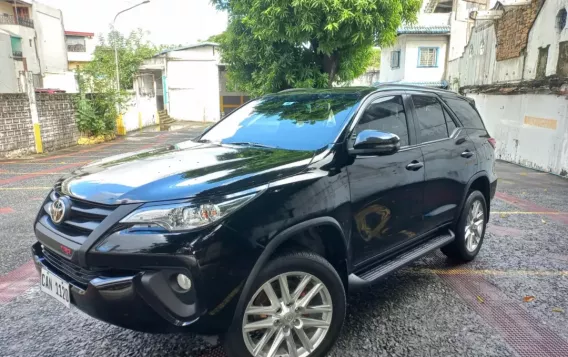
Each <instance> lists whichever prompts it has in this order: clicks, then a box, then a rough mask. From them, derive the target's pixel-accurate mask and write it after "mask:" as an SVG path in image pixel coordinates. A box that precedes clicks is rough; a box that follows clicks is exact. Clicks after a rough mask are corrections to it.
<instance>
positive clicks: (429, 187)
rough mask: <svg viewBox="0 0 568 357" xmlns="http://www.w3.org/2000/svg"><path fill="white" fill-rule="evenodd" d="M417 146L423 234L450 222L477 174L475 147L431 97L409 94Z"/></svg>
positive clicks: (430, 94)
mask: <svg viewBox="0 0 568 357" xmlns="http://www.w3.org/2000/svg"><path fill="white" fill-rule="evenodd" d="M410 97H411V98H412V101H411V102H412V106H413V108H412V109H413V110H412V113H413V115H414V122H415V125H416V132H417V141H418V146H419V147H420V148H421V149H422V153H423V155H424V165H425V166H424V175H425V177H424V180H425V183H424V204H423V219H424V231H425V232H428V231H431V230H433V229H435V228H438V227H439V226H441V225H443V224H445V223H448V222H451V221H453V220H454V218H456V216H457V215H458V214H459V212H458V207H459V205H460V202H461V199H462V197H463V193H464V190H465V188H466V186H467V183H468V182H469V179H470V178H471V177H472V176H473V175H474V174H475V173H476V172H477V156H476V150H475V145H474V144H473V142H472V141H471V140H470V139H469V137H468V133H467V131H466V130H464V129H463V128H461V127H460V125H459V122H457V121H456V120H455V118H454V117H453V116H452V115H451V114H450V112H449V110H448V108H447V107H446V105H445V104H443V102H442V101H441V100H440V98H439V97H438V96H437V95H436V94H434V93H422V92H411V93H410Z"/></svg>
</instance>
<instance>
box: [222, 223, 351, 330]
mask: <svg viewBox="0 0 568 357" xmlns="http://www.w3.org/2000/svg"><path fill="white" fill-rule="evenodd" d="M313 228H325V229H327V230H331V231H332V232H334V233H335V234H334V235H332V236H331V238H324V239H332V240H333V243H331V245H334V246H336V247H335V248H336V249H334V253H336V254H338V255H339V257H335V258H336V259H337V260H339V261H336V262H331V261H330V263H331V265H333V267H334V268H335V269H336V270H337V273H338V274H339V276H340V277H341V279H342V281H343V284H344V287H345V289H347V240H346V238H345V234H344V232H343V229H342V228H341V225H340V224H339V222H338V221H337V220H336V219H335V218H333V217H329V216H325V217H318V218H313V219H309V220H306V221H303V222H300V223H297V224H295V225H293V226H290V227H288V228H286V229H284V230H283V231H281V232H280V233H278V234H276V235H275V236H274V237H273V238H272V239H271V240H270V242H269V243H268V244H267V245H266V247H265V248H264V250H263V252H262V253H261V255H260V256H259V257H258V259H257V260H256V263H255V264H254V266H253V268H252V270H251V271H250V273H249V275H248V277H247V279H246V281H245V284H244V286H243V289H242V290H241V293H240V296H239V300H238V302H237V306H236V308H235V312H234V314H233V320H234V319H235V318H236V317H237V312H238V311H241V310H242V309H243V308H244V305H245V304H246V296H247V295H248V291H249V290H250V289H251V287H252V285H253V283H254V280H255V279H256V277H257V276H258V274H259V272H260V270H261V269H262V267H263V266H264V265H265V264H266V263H267V262H268V261H269V260H270V258H272V257H273V256H274V255H275V254H277V253H278V252H279V251H280V249H281V248H285V247H286V246H287V243H291V242H292V240H293V239H294V238H295V237H297V236H298V234H301V233H303V232H306V231H309V230H310V229H313ZM332 254H333V253H332ZM324 258H325V257H324ZM338 265H339V266H338ZM341 265H344V266H343V267H342V266H341ZM342 270H343V271H342Z"/></svg>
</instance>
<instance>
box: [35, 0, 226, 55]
mask: <svg viewBox="0 0 568 357" xmlns="http://www.w3.org/2000/svg"><path fill="white" fill-rule="evenodd" d="M142 1H143V0H95V1H93V0H39V1H36V2H40V3H43V4H46V5H49V6H51V7H55V8H58V9H60V10H61V11H62V12H63V22H64V24H65V30H66V31H79V32H94V33H95V34H97V36H98V34H99V33H106V32H108V30H109V25H110V24H111V23H112V20H113V18H114V16H115V15H116V13H117V12H119V11H121V10H123V9H125V8H128V7H130V6H132V5H135V4H138V3H140V2H142ZM226 27H227V15H226V14H225V13H223V12H219V11H217V10H216V9H215V8H214V7H213V6H212V5H211V4H210V2H209V0H150V3H148V4H144V5H141V6H139V7H137V8H135V9H132V10H130V11H127V12H125V13H123V14H121V15H120V16H119V17H118V18H117V20H116V29H117V30H118V31H120V32H122V33H129V32H130V31H131V30H135V29H137V28H142V29H144V30H147V31H149V32H150V34H149V35H148V39H149V40H150V41H152V42H153V43H155V44H174V45H178V44H182V45H185V44H192V43H196V42H198V41H200V40H201V41H203V40H206V39H207V38H208V37H209V36H211V35H216V34H218V33H221V32H223V31H224V30H225V28H226Z"/></svg>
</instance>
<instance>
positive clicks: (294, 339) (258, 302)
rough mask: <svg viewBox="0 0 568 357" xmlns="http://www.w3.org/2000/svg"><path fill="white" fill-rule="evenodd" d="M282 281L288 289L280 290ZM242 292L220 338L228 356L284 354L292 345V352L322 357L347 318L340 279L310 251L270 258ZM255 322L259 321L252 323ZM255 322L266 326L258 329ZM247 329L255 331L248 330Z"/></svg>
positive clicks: (323, 261) (328, 265)
mask: <svg viewBox="0 0 568 357" xmlns="http://www.w3.org/2000/svg"><path fill="white" fill-rule="evenodd" d="M305 281H308V282H307V283H305V284H306V285H305V286H304V287H302V286H303V285H302V283H303V282H305ZM283 286H286V287H287V288H288V289H287V290H288V294H286V293H284V294H283V291H285V290H286V289H285V288H283ZM316 290H317V291H318V292H317V293H313V291H316ZM267 291H268V292H267ZM243 293H244V294H246V300H245V301H246V303H245V305H244V306H243V307H242V308H241V309H240V311H236V318H235V319H234V321H233V324H232V325H231V327H230V328H229V331H228V332H227V333H226V335H225V336H224V338H223V340H224V347H225V352H226V353H227V355H228V356H229V357H251V356H254V355H255V354H256V355H257V356H270V357H273V356H274V355H279V356H280V355H284V356H286V355H290V354H289V351H290V349H291V348H296V355H301V356H305V357H308V356H309V357H322V356H325V354H326V353H327V352H328V351H329V350H330V349H331V347H332V346H333V344H334V343H335V341H336V340H337V337H338V336H339V333H340V331H341V327H342V325H343V320H344V319H345V308H346V298H345V289H344V287H343V283H342V281H341V278H340V277H339V275H338V274H337V272H336V270H335V269H334V268H333V266H332V265H331V264H330V263H329V262H328V261H327V260H325V259H324V258H322V257H321V256H319V255H316V254H313V253H310V252H294V253H289V254H286V255H283V256H280V257H277V258H276V259H274V260H272V261H270V262H269V263H268V264H267V265H266V266H265V267H263V268H262V270H261V271H260V273H259V274H258V276H257V277H256V279H255V280H254V283H253V285H252V287H251V289H250V291H245V292H243ZM311 295H313V297H311V298H310V296H311ZM270 296H272V297H270ZM302 305H305V306H302ZM260 309H262V310H260ZM259 311H261V312H259ZM318 311H319V312H318ZM316 320H317V321H316ZM253 323H257V325H252V326H251V324H253ZM258 323H261V324H264V323H265V325H266V327H263V328H258V329H256V328H257V327H258ZM314 325H315V326H314ZM251 328H254V329H255V330H252V331H250V332H249V331H248V330H249V329H251ZM245 331H246V332H245ZM263 340H265V341H264V343H265V344H263V345H262V346H260V345H261V344H262V342H263ZM279 341H280V342H279ZM275 344H276V347H275ZM259 346H260V347H259ZM306 346H307V347H306ZM308 351H309V353H308V354H306V352H308Z"/></svg>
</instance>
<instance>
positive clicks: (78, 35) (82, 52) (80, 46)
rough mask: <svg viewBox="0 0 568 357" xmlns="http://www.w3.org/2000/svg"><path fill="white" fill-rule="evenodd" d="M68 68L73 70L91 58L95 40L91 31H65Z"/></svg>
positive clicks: (95, 45) (95, 43) (95, 44)
mask: <svg viewBox="0 0 568 357" xmlns="http://www.w3.org/2000/svg"><path fill="white" fill-rule="evenodd" d="M65 44H66V45H67V62H69V70H75V69H77V68H79V67H81V66H84V65H85V64H86V63H88V62H91V61H92V60H93V52H94V51H95V47H97V41H96V39H95V34H94V33H93V32H78V31H65Z"/></svg>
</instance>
